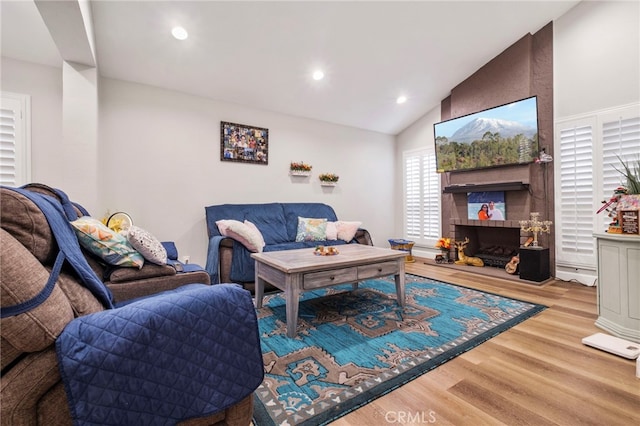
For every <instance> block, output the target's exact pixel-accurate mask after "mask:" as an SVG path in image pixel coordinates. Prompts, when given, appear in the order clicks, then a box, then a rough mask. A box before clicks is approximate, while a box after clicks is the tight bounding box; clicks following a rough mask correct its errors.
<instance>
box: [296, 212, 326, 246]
mask: <svg viewBox="0 0 640 426" xmlns="http://www.w3.org/2000/svg"><path fill="white" fill-rule="evenodd" d="M326 239H327V219H325V218H323V219H316V218H310V217H298V232H297V234H296V241H325V240H326Z"/></svg>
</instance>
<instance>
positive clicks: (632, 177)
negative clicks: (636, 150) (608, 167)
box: [613, 156, 640, 195]
mask: <svg viewBox="0 0 640 426" xmlns="http://www.w3.org/2000/svg"><path fill="white" fill-rule="evenodd" d="M617 157H618V160H620V164H621V165H622V167H621V168H620V169H619V168H617V167H615V166H614V167H613V168H614V169H616V171H617V172H618V173H620V174H621V175H622V176H623V177H624V179H625V181H626V182H625V183H624V187H625V188H626V189H627V195H638V194H640V156H638V158H636V159H635V160H634V161H630V162H628V163H625V162H624V161H622V159H621V158H620V157H619V156H617Z"/></svg>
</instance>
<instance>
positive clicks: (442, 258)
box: [436, 237, 451, 263]
mask: <svg viewBox="0 0 640 426" xmlns="http://www.w3.org/2000/svg"><path fill="white" fill-rule="evenodd" d="M436 248H437V249H440V253H441V254H439V255H436V262H437V263H448V262H449V251H450V250H451V238H444V237H442V238H440V239H439V240H438V242H437V243H436Z"/></svg>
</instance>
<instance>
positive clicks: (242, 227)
mask: <svg viewBox="0 0 640 426" xmlns="http://www.w3.org/2000/svg"><path fill="white" fill-rule="evenodd" d="M249 223H251V222H249ZM216 225H217V226H218V231H220V235H223V236H225V237H229V238H233V239H234V240H236V241H238V242H239V243H241V244H242V245H243V246H245V247H246V248H247V250H249V251H251V252H253V253H260V252H262V249H263V248H264V239H263V238H262V234H261V233H260V231H259V230H258V228H257V227H255V225H254V227H253V228H252V227H250V226H248V225H246V224H245V223H242V222H240V221H239V220H233V219H222V220H218V221H216Z"/></svg>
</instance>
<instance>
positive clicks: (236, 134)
mask: <svg viewBox="0 0 640 426" xmlns="http://www.w3.org/2000/svg"><path fill="white" fill-rule="evenodd" d="M220 161H235V162H239V163H253V164H264V165H267V164H269V129H265V128H262V127H256V126H250V125H246V124H237V123H228V122H226V121H221V122H220Z"/></svg>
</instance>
